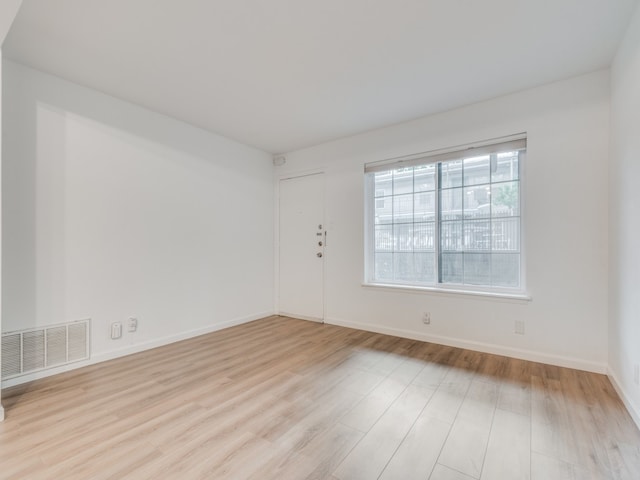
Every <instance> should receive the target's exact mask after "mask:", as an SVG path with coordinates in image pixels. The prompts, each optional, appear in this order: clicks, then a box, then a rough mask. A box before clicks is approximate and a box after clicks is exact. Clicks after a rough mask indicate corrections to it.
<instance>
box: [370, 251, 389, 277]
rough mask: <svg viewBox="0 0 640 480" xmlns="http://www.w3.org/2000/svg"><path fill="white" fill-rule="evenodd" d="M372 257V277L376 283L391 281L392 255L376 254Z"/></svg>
mask: <svg viewBox="0 0 640 480" xmlns="http://www.w3.org/2000/svg"><path fill="white" fill-rule="evenodd" d="M374 257H375V258H374V261H375V265H374V272H373V277H374V278H375V279H376V280H377V281H391V280H393V253H376V254H375V255H374Z"/></svg>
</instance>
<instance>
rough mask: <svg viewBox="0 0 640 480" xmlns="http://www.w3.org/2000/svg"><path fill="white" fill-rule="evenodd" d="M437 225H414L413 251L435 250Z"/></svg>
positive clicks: (431, 223)
mask: <svg viewBox="0 0 640 480" xmlns="http://www.w3.org/2000/svg"><path fill="white" fill-rule="evenodd" d="M435 242H436V225H435V223H434V222H428V223H416V224H414V225H413V249H414V250H435V247H436V243H435Z"/></svg>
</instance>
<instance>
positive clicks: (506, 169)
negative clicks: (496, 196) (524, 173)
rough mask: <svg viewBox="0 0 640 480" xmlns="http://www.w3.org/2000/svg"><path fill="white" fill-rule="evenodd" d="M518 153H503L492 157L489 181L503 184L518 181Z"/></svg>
mask: <svg viewBox="0 0 640 480" xmlns="http://www.w3.org/2000/svg"><path fill="white" fill-rule="evenodd" d="M518 157H519V155H518V152H504V153H499V154H497V155H494V156H493V158H492V160H491V181H492V182H504V181H509V180H518V179H519V178H520V177H519V171H518V170H519V169H518V163H519V162H518Z"/></svg>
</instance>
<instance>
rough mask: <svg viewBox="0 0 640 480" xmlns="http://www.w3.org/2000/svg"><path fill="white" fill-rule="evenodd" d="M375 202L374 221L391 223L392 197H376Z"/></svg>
mask: <svg viewBox="0 0 640 480" xmlns="http://www.w3.org/2000/svg"><path fill="white" fill-rule="evenodd" d="M374 202H375V213H374V215H375V223H376V224H379V223H391V221H392V220H393V217H392V208H393V197H383V198H376V199H375V200H374Z"/></svg>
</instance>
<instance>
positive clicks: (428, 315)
mask: <svg viewBox="0 0 640 480" xmlns="http://www.w3.org/2000/svg"><path fill="white" fill-rule="evenodd" d="M422 323H424V324H425V325H431V312H424V313H423V314H422Z"/></svg>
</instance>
